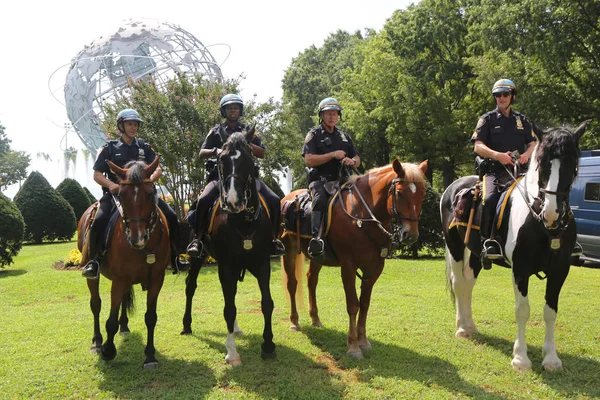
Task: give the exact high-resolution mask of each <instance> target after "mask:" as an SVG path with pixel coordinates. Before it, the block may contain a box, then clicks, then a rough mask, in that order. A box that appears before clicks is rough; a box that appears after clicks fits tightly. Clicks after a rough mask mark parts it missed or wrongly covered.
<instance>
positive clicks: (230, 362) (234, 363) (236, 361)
mask: <svg viewBox="0 0 600 400" xmlns="http://www.w3.org/2000/svg"><path fill="white" fill-rule="evenodd" d="M225 362H226V363H227V364H228V365H231V366H232V367H237V366H239V365H242V359H241V358H234V359H230V358H227V356H225Z"/></svg>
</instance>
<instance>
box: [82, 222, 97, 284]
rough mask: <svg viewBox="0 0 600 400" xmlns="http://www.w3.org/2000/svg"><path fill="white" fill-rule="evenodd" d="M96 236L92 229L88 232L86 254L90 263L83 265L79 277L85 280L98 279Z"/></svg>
mask: <svg viewBox="0 0 600 400" xmlns="http://www.w3.org/2000/svg"><path fill="white" fill-rule="evenodd" d="M97 236H98V235H97V234H96V232H95V231H94V229H90V231H89V232H88V237H87V240H88V254H89V255H90V261H88V263H87V264H85V267H83V270H82V271H81V275H83V277H84V278H87V279H98V273H99V271H100V264H99V263H98V250H97V249H98V237H97Z"/></svg>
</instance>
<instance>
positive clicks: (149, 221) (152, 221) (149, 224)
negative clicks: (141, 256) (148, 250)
mask: <svg viewBox="0 0 600 400" xmlns="http://www.w3.org/2000/svg"><path fill="white" fill-rule="evenodd" d="M145 183H153V182H152V180H150V179H144V180H143V181H141V182H135V181H131V180H121V181H120V182H119V185H134V186H139V185H142V184H145ZM113 199H114V201H115V205H116V207H117V210H119V214H120V215H121V218H123V223H124V225H125V237H126V239H127V242H128V243H130V244H131V229H130V228H129V225H130V223H132V222H145V223H146V233H145V234H144V238H145V239H146V240H148V239H149V238H150V236H151V235H152V233H153V232H154V230H155V229H156V226H157V225H158V221H159V220H160V218H159V212H158V197H157V196H156V194H154V197H153V199H154V208H153V210H152V213H151V214H150V218H127V216H126V215H125V210H123V206H122V205H121V201H120V199H119V195H114V194H113ZM161 236H162V227H161ZM158 243H160V240H159V241H158Z"/></svg>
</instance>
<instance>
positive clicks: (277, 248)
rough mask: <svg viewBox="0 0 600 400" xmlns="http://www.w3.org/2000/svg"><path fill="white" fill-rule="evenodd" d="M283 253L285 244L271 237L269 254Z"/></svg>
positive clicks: (280, 254) (279, 254)
mask: <svg viewBox="0 0 600 400" xmlns="http://www.w3.org/2000/svg"><path fill="white" fill-rule="evenodd" d="M284 254H285V246H284V245H283V243H282V242H281V240H279V239H273V241H272V242H271V255H272V256H282V255H284Z"/></svg>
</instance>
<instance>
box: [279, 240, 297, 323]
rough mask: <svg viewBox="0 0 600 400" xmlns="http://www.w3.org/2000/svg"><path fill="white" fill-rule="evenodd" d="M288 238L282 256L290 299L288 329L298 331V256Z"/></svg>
mask: <svg viewBox="0 0 600 400" xmlns="http://www.w3.org/2000/svg"><path fill="white" fill-rule="evenodd" d="M290 242H291V240H288V241H287V242H286V244H285V248H286V254H285V255H284V256H283V270H284V273H285V276H284V278H285V280H286V288H287V292H288V295H289V299H290V331H295V332H298V331H300V330H301V328H300V322H299V321H298V306H297V304H296V290H297V289H298V280H297V279H296V260H297V259H298V258H299V257H298V256H297V254H296V250H295V249H294V248H293V246H291V244H290Z"/></svg>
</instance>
